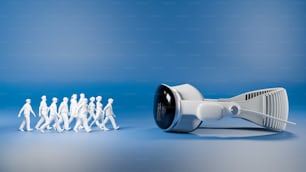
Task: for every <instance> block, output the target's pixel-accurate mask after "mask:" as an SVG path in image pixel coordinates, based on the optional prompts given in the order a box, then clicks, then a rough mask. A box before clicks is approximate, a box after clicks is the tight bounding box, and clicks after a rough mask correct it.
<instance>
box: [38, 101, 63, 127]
mask: <svg viewBox="0 0 306 172" xmlns="http://www.w3.org/2000/svg"><path fill="white" fill-rule="evenodd" d="M56 103H57V98H56V97H53V98H52V103H51V105H50V107H49V110H50V117H49V119H48V120H47V122H45V124H44V125H42V126H41V127H40V128H39V130H40V131H41V132H42V133H43V132H44V129H45V128H46V127H47V126H48V125H50V124H51V123H52V122H53V121H54V125H53V127H54V129H55V130H56V131H57V132H63V129H61V128H60V126H59V124H58V122H57V121H58V120H59V119H60V118H61V116H59V115H58V113H57V105H56ZM58 118H59V119H58Z"/></svg>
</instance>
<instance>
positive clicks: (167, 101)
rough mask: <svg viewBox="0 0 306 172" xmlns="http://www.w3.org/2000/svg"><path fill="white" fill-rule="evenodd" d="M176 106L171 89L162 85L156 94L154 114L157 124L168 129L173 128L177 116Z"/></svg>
mask: <svg viewBox="0 0 306 172" xmlns="http://www.w3.org/2000/svg"><path fill="white" fill-rule="evenodd" d="M175 110H176V104H175V98H174V94H173V92H172V91H171V90H170V88H168V87H166V86H164V85H160V86H159V87H158V88H157V90H156V93H155V97H154V105H153V113H154V119H155V122H156V124H157V125H158V126H159V127H160V128H162V129H167V128H169V127H170V126H171V124H172V122H173V120H174V116H175Z"/></svg>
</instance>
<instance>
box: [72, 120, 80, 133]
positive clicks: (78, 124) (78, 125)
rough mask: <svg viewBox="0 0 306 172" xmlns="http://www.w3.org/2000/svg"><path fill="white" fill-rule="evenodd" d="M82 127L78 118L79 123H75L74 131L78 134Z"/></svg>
mask: <svg viewBox="0 0 306 172" xmlns="http://www.w3.org/2000/svg"><path fill="white" fill-rule="evenodd" d="M80 125H81V120H80V119H79V118H77V121H76V123H75V125H74V127H73V130H74V131H75V132H78V131H79V127H80Z"/></svg>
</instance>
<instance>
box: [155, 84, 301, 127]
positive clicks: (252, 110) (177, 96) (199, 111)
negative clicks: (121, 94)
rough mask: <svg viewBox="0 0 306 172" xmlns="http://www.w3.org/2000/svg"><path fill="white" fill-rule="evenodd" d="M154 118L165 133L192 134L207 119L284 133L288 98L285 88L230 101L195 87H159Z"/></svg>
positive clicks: (186, 85)
mask: <svg viewBox="0 0 306 172" xmlns="http://www.w3.org/2000/svg"><path fill="white" fill-rule="evenodd" d="M153 112H154V119H155V122H156V124H157V125H158V126H159V127H160V128H161V129H163V130H165V131H173V132H191V131H193V130H195V129H197V128H198V127H199V126H200V125H201V123H202V122H203V121H204V120H206V119H221V118H222V117H224V116H231V117H238V118H242V119H245V120H248V121H251V122H253V123H255V124H257V125H260V126H262V127H265V128H268V129H271V130H274V131H282V130H284V129H285V128H286V124H287V123H289V124H295V123H293V122H289V121H288V112H289V105H288V97H287V92H286V90H285V89H284V88H268V89H262V90H255V91H251V92H247V93H243V94H240V95H238V96H235V97H232V98H228V99H204V98H203V96H202V94H201V93H200V92H199V91H198V90H197V89H196V88H194V87H193V86H191V85H189V84H183V85H178V86H173V87H170V86H168V85H165V84H162V85H160V86H159V87H158V88H157V90H156V93H155V98H154V107H153Z"/></svg>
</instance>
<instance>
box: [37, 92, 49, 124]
mask: <svg viewBox="0 0 306 172" xmlns="http://www.w3.org/2000/svg"><path fill="white" fill-rule="evenodd" d="M48 112H49V107H48V105H47V97H46V96H45V95H43V96H41V102H40V105H39V110H38V116H39V117H40V119H39V121H38V122H37V124H36V126H35V129H36V130H38V129H39V127H40V126H41V124H42V123H43V122H45V121H47V120H48Z"/></svg>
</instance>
